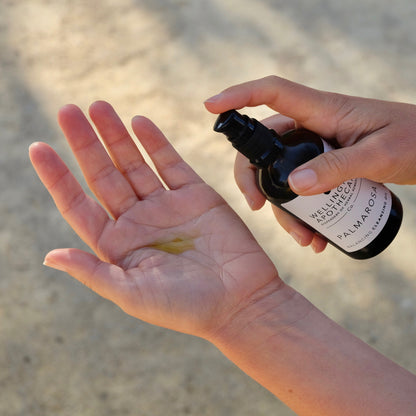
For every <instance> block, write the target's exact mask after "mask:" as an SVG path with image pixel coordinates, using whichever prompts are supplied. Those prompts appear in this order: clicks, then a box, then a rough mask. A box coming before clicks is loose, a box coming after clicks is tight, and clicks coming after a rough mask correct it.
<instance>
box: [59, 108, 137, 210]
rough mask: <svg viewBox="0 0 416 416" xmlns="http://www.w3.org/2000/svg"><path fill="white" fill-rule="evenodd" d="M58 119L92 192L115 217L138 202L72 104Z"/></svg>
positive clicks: (63, 109)
mask: <svg viewBox="0 0 416 416" xmlns="http://www.w3.org/2000/svg"><path fill="white" fill-rule="evenodd" d="M58 121H59V124H60V126H61V128H62V131H63V132H64V134H65V136H66V138H67V140H68V142H69V145H70V146H71V148H72V151H73V152H74V155H75V157H76V158H77V160H78V163H79V165H80V167H81V170H82V172H83V174H84V176H85V179H86V181H87V183H88V186H89V187H90V189H91V191H92V192H93V193H94V194H95V195H96V197H97V198H98V200H99V201H100V202H101V203H102V204H103V206H104V207H105V208H106V209H107V210H108V211H109V212H110V213H111V215H112V216H113V217H114V218H118V217H119V216H120V215H121V214H122V213H123V212H125V211H126V210H127V209H129V208H130V207H131V206H132V205H133V204H135V203H136V202H137V196H136V194H135V192H134V190H133V189H132V187H131V186H130V184H129V182H128V181H127V180H126V178H125V177H124V176H123V175H122V174H121V173H120V172H119V171H118V170H117V168H116V167H115V166H114V164H113V162H112V160H111V158H110V157H109V155H108V154H107V152H106V150H105V149H104V147H103V145H102V144H101V142H100V141H99V139H98V137H97V135H96V134H95V132H94V130H93V128H92V126H91V125H90V123H89V122H88V120H87V119H86V117H85V116H84V114H83V113H82V111H81V110H80V109H79V108H78V107H76V106H75V105H67V106H65V107H63V108H62V109H61V110H60V111H59V113H58Z"/></svg>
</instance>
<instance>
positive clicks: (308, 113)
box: [205, 76, 416, 252]
mask: <svg viewBox="0 0 416 416" xmlns="http://www.w3.org/2000/svg"><path fill="white" fill-rule="evenodd" d="M262 104H265V105H267V106H269V107H270V108H272V109H274V110H276V111H278V112H279V114H278V115H276V116H273V117H270V118H269V119H267V120H265V121H264V124H266V125H267V126H268V127H270V128H273V129H275V130H276V131H277V132H282V131H285V130H287V129H289V128H293V127H295V126H296V127H304V128H307V129H309V130H312V131H314V132H315V133H318V134H319V135H321V136H322V137H323V138H325V139H327V140H336V142H337V144H338V145H340V146H341V148H339V149H336V150H333V151H330V152H327V153H324V154H322V155H319V156H318V157H316V158H314V159H312V160H311V161H309V162H307V163H305V164H304V165H302V166H300V167H298V168H297V169H295V170H294V171H293V172H292V174H291V175H290V177H289V184H290V186H291V188H292V190H293V191H294V192H296V193H297V194H300V195H313V194H318V193H322V192H325V191H328V190H330V189H333V188H335V187H336V186H337V185H339V184H340V183H342V182H344V181H345V180H347V179H351V178H356V177H365V178H368V179H371V180H373V181H376V182H392V183H398V184H413V183H416V165H415V164H414V160H415V156H416V134H415V133H414V132H415V131H416V106H414V105H410V104H402V103H392V102H385V101H379V100H372V99H365V98H358V97H349V96H345V95H341V94H334V93H328V92H323V91H318V90H315V89H311V88H308V87H305V86H302V85H300V84H296V83H293V82H291V81H288V80H285V79H282V78H278V77H274V76H271V77H267V78H263V79H260V80H256V81H251V82H247V83H244V84H241V85H237V86H233V87H231V88H228V89H226V90H225V91H223V92H222V93H220V94H219V95H217V96H215V97H212V98H210V99H208V100H207V101H206V103H205V105H206V107H207V109H208V110H209V111H211V112H213V113H221V112H224V111H226V110H229V109H232V108H237V109H239V108H242V107H245V106H257V105H262ZM235 176H236V181H237V184H238V186H239V187H240V189H241V190H242V192H243V193H244V194H245V196H246V198H247V200H248V201H249V204H250V206H251V207H252V209H259V208H260V207H261V206H262V205H263V204H264V202H265V198H264V196H263V195H262V194H261V193H260V192H259V191H258V189H257V187H256V185H255V181H254V171H253V168H252V166H250V163H249V162H248V160H247V159H245V158H244V157H242V156H241V155H238V156H237V159H236V165H235ZM274 212H275V215H276V217H277V219H278V221H279V222H280V223H281V225H282V226H283V228H285V229H286V230H287V231H288V232H289V233H290V234H291V235H292V236H294V238H295V239H296V240H297V241H298V242H299V243H300V244H301V245H309V244H312V247H313V249H314V250H315V251H317V252H319V251H322V250H323V249H324V248H325V245H326V243H325V241H324V240H323V239H322V238H320V237H319V236H317V235H316V234H314V233H313V232H312V231H310V230H309V229H307V228H305V227H303V226H302V225H301V224H300V223H299V222H298V221H296V220H295V219H294V218H293V217H291V216H289V215H287V214H286V213H284V212H282V211H280V210H278V209H277V208H274Z"/></svg>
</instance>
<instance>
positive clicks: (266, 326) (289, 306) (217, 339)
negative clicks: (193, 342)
mask: <svg viewBox="0 0 416 416" xmlns="http://www.w3.org/2000/svg"><path fill="white" fill-rule="evenodd" d="M312 309H314V306H313V305H312V304H311V303H310V302H309V301H308V300H307V299H306V298H304V297H303V296H302V295H301V294H299V293H298V292H297V291H296V290H294V289H293V288H291V287H290V286H288V285H286V284H285V283H284V282H283V281H281V280H280V278H278V277H277V278H276V279H274V280H273V281H271V282H269V283H268V284H267V286H265V287H262V288H261V289H259V290H257V291H256V292H255V293H254V294H252V296H250V298H249V299H247V300H246V301H245V302H244V304H243V306H240V308H239V309H238V310H237V311H235V312H234V313H232V314H230V316H229V317H228V319H226V320H224V322H225V323H224V324H223V325H222V326H221V327H219V328H218V329H217V330H216V331H215V332H213V333H212V334H211V335H210V336H209V337H208V340H209V341H210V342H211V343H213V344H214V345H215V346H217V348H219V349H220V350H221V351H223V352H224V353H225V354H226V352H227V350H233V349H234V348H235V347H236V346H238V345H239V346H242V345H245V346H247V347H248V348H249V349H251V350H258V351H260V350H262V344H264V342H265V340H268V339H270V338H275V337H278V336H279V335H280V334H281V333H282V332H285V330H287V329H288V328H291V327H293V326H296V325H297V323H299V322H300V321H302V320H303V319H304V318H305V317H306V316H307V315H308V314H309V313H310V311H311V310H312Z"/></svg>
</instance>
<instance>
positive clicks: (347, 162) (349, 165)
mask: <svg viewBox="0 0 416 416" xmlns="http://www.w3.org/2000/svg"><path fill="white" fill-rule="evenodd" d="M361 147H364V146H360V144H356V145H354V146H350V147H343V148H341V149H335V150H331V151H329V152H326V153H323V154H321V155H319V156H317V157H315V158H314V159H312V160H310V161H308V162H306V163H304V164H303V165H301V166H299V167H298V168H296V169H295V170H294V171H292V173H291V174H290V175H289V185H290V188H291V189H292V190H293V192H295V193H296V194H299V195H315V194H319V193H323V192H327V191H329V190H331V189H334V188H336V187H337V186H338V185H340V184H341V183H342V182H345V181H346V180H349V179H353V178H363V177H365V178H368V179H372V180H377V178H376V177H375V172H376V169H380V166H379V165H380V161H378V163H376V164H375V162H374V159H373V161H372V160H369V159H370V158H369V157H368V155H369V154H371V153H368V151H367V152H366V151H364V149H360V148H361Z"/></svg>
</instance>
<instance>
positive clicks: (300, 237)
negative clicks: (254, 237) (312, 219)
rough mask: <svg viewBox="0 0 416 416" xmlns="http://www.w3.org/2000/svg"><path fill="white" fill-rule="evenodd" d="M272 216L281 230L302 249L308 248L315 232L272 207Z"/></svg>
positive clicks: (294, 218)
mask: <svg viewBox="0 0 416 416" xmlns="http://www.w3.org/2000/svg"><path fill="white" fill-rule="evenodd" d="M272 210H273V213H274V216H275V217H276V219H277V221H278V223H279V224H280V225H281V226H282V228H283V229H284V230H285V231H287V232H288V233H289V234H290V235H291V236H292V238H293V239H294V240H295V241H296V242H297V243H298V244H299V245H301V246H302V247H306V246H309V245H310V244H311V243H312V241H313V239H314V237H315V232H314V231H312V230H311V229H310V228H308V227H306V226H304V225H303V224H302V223H301V222H300V221H299V220H298V219H297V218H296V217H294V216H293V215H291V214H289V213H287V212H285V211H283V210H281V209H280V208H278V207H277V206H275V205H272Z"/></svg>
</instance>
